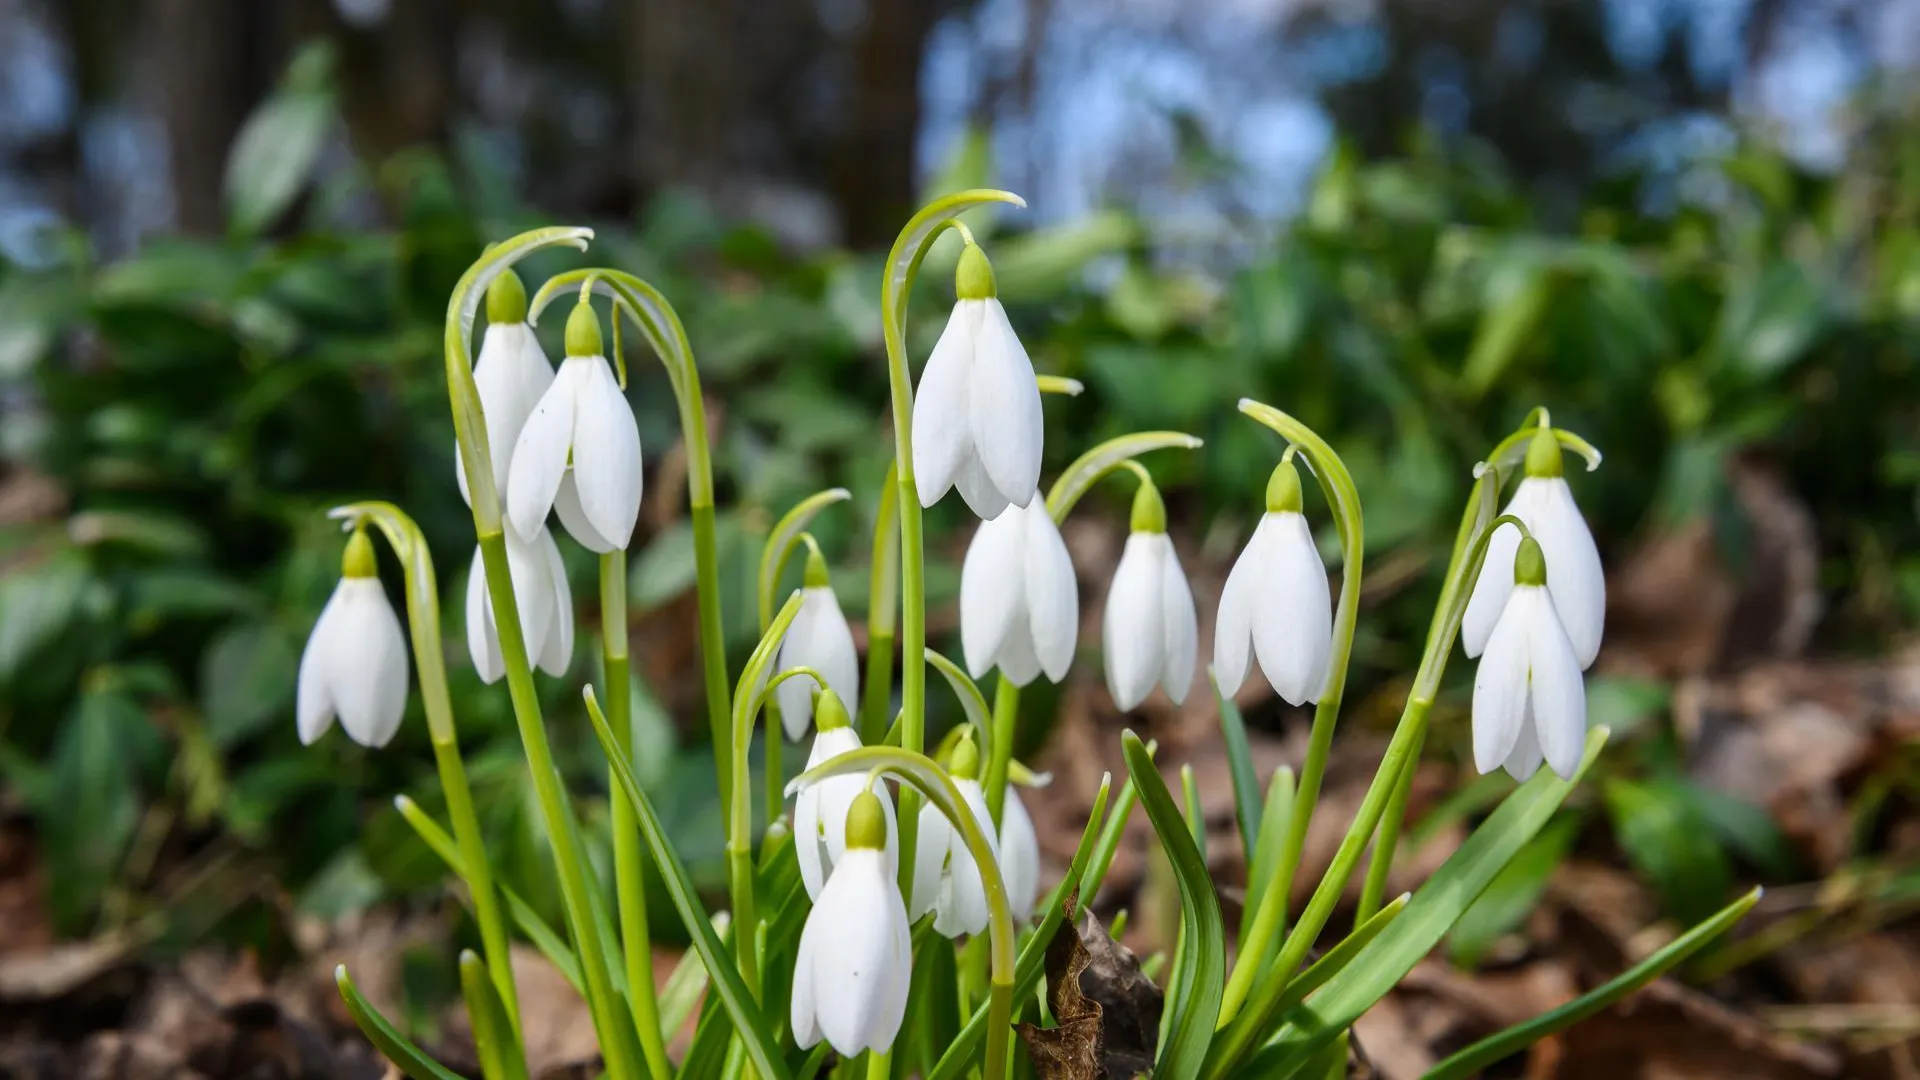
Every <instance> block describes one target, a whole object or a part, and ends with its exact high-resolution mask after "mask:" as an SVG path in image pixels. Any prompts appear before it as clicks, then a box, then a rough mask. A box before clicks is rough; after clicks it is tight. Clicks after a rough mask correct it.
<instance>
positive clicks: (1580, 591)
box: [1523, 476, 1607, 759]
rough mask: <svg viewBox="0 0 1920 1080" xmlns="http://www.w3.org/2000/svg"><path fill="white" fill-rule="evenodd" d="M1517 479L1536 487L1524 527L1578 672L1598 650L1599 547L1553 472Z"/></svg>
mask: <svg viewBox="0 0 1920 1080" xmlns="http://www.w3.org/2000/svg"><path fill="white" fill-rule="evenodd" d="M1523 483H1526V484H1536V485H1539V488H1540V491H1539V494H1538V495H1537V496H1536V501H1535V505H1534V507H1533V510H1532V516H1531V517H1530V518H1529V519H1528V521H1527V527H1528V528H1529V529H1532V530H1533V536H1534V539H1536V540H1538V541H1539V542H1540V551H1541V554H1543V555H1545V556H1546V559H1547V591H1548V592H1550V593H1552V594H1553V606H1554V609H1555V610H1556V611H1557V612H1558V613H1559V617H1560V624H1561V625H1562V626H1564V627H1566V629H1567V640H1568V641H1570V642H1571V643H1572V645H1573V653H1574V656H1575V657H1576V658H1578V660H1579V661H1580V668H1581V670H1583V671H1584V670H1586V668H1588V667H1589V666H1591V665H1592V664H1593V659H1594V657H1596V656H1598V655H1599V654H1600V637H1601V634H1602V632H1603V631H1604V630H1605V628H1606V621H1607V576H1606V572H1605V571H1604V570H1603V569H1601V566H1600V549H1599V548H1598V547H1597V546H1595V544H1594V542H1593V531H1592V530H1591V529H1589V528H1587V520H1586V518H1584V517H1581V516H1580V508H1579V507H1578V506H1576V505H1575V504H1574V501H1573V490H1572V489H1571V488H1569V487H1568V486H1567V482H1566V481H1565V480H1564V479H1561V478H1560V477H1557V476H1556V477H1547V478H1542V479H1528V480H1525V481H1523ZM1548 757H1549V759H1551V757H1552V755H1551V754H1550V753H1549V755H1548Z"/></svg>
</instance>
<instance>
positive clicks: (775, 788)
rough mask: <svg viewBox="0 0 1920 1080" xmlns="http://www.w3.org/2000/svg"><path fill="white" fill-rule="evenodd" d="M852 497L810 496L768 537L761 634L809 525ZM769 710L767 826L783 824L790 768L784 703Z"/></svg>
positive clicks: (834, 492)
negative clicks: (783, 575)
mask: <svg viewBox="0 0 1920 1080" xmlns="http://www.w3.org/2000/svg"><path fill="white" fill-rule="evenodd" d="M851 497H852V492H849V491H848V490H847V489H846V488H828V489H827V490H826V491H821V492H816V493H814V494H813V495H809V496H808V497H807V498H805V499H802V500H800V502H799V504H798V505H796V506H794V508H793V509H791V510H789V511H787V513H786V516H785V517H782V518H781V519H780V521H779V522H778V523H777V524H776V525H774V527H773V531H772V532H770V533H768V534H767V542H766V544H764V545H763V546H762V547H761V549H760V572H759V575H758V577H757V579H756V584H757V588H756V590H755V599H756V601H757V607H758V608H759V612H760V632H761V633H763V634H764V633H766V632H767V625H768V624H769V623H770V622H772V621H773V594H774V590H775V589H777V588H778V587H779V583H780V573H781V571H783V570H785V569H786V566H787V560H788V559H789V558H791V557H792V556H793V552H794V549H795V548H797V547H799V545H800V541H801V539H802V538H803V537H804V538H805V539H806V541H807V543H808V544H812V543H813V539H812V537H809V536H807V535H806V533H805V529H806V527H807V524H808V523H809V522H811V521H812V520H813V516H814V515H815V514H818V513H819V512H820V511H822V510H824V509H826V508H827V507H829V506H831V505H833V504H834V503H837V502H844V501H846V500H847V499H849V498H851ZM814 681H815V682H818V683H820V685H821V686H825V685H826V683H825V682H824V681H822V680H820V679H818V678H816V679H815V680H814ZM765 708H766V710H767V743H766V747H767V754H766V767H765V769H764V770H763V772H764V773H765V774H766V791H767V824H769V825H771V824H773V823H774V822H776V821H778V820H780V811H781V809H782V807H784V806H785V803H784V801H783V800H782V798H781V795H780V792H781V790H782V789H783V788H784V787H785V786H786V768H785V767H784V766H783V765H782V764H781V763H780V757H781V751H782V750H784V749H785V748H786V745H785V743H784V742H783V741H782V740H781V738H780V737H778V736H777V734H776V733H778V732H780V731H781V730H782V728H781V724H780V703H779V702H778V701H773V700H769V701H768V702H767V704H766V706H765Z"/></svg>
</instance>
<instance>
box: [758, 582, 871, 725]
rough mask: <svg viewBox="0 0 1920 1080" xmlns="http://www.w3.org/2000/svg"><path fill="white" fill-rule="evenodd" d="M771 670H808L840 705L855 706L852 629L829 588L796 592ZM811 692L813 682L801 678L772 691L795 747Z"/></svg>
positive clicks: (807, 721)
mask: <svg viewBox="0 0 1920 1080" xmlns="http://www.w3.org/2000/svg"><path fill="white" fill-rule="evenodd" d="M774 667H775V668H776V669H778V670H780V671H785V670H787V669H788V668H795V667H810V668H813V669H814V670H815V671H818V672H819V673H820V674H821V675H823V676H825V677H826V680H827V685H826V687H825V689H830V690H832V691H833V692H834V693H835V694H837V695H839V697H840V700H841V701H842V702H858V701H859V700H860V659H859V654H858V653H857V652H856V651H855V650H854V647H853V628H852V627H850V626H849V625H847V617H846V615H845V614H844V613H843V612H842V611H841V610H840V601H839V599H838V598H837V597H836V596H834V593H833V588H832V587H831V586H827V585H814V586H809V587H807V588H806V589H803V590H802V599H801V601H800V613H799V614H798V615H795V616H794V619H793V624H792V625H791V626H789V627H788V628H787V634H786V637H784V638H782V639H781V642H780V655H779V659H778V660H777V661H776V662H775V664H774ZM816 689H818V688H817V687H816V686H815V685H814V681H813V680H812V679H810V678H807V677H806V676H804V675H801V676H795V677H794V678H791V679H788V680H787V681H785V682H783V683H781V684H780V685H779V686H777V687H775V688H774V691H773V693H774V698H775V700H777V701H778V702H779V703H780V720H781V723H782V725H783V726H784V727H785V729H786V734H787V739H788V740H789V741H794V742H797V741H799V740H800V739H801V738H802V737H803V736H805V735H806V733H807V729H808V728H809V727H811V726H812V724H813V695H814V691H815V690H816Z"/></svg>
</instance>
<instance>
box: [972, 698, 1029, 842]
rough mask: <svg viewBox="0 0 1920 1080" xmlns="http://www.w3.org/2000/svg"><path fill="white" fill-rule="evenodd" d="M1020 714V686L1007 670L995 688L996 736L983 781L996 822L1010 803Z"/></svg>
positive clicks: (988, 743)
mask: <svg viewBox="0 0 1920 1080" xmlns="http://www.w3.org/2000/svg"><path fill="white" fill-rule="evenodd" d="M1019 717H1020V688H1019V687H1018V686H1016V685H1014V682H1013V680H1012V679H1009V678H1007V677H1006V676H1005V675H1004V674H1003V675H1001V676H1000V683H999V685H997V686H995V687H994V688H993V738H992V739H990V740H988V742H987V775H986V779H985V780H983V781H982V782H981V786H982V788H983V789H984V790H985V793H986V796H987V810H988V811H990V812H991V813H992V814H993V823H994V824H995V825H996V826H997V825H999V824H1000V811H1001V810H1002V809H1003V808H1004V807H1005V806H1006V805H1007V767H1008V766H1009V765H1011V764H1012V763H1013V737H1014V736H1013V733H1014V729H1015V728H1016V727H1017V726H1018V723H1017V721H1018V720H1019Z"/></svg>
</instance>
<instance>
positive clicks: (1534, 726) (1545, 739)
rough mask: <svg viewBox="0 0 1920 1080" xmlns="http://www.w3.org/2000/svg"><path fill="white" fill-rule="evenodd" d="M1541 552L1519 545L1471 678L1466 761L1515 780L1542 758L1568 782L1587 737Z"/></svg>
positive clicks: (1527, 542) (1569, 647)
mask: <svg viewBox="0 0 1920 1080" xmlns="http://www.w3.org/2000/svg"><path fill="white" fill-rule="evenodd" d="M1541 547H1542V545H1541V544H1540V543H1538V542H1537V541H1535V540H1534V539H1533V538H1532V537H1528V538H1526V539H1524V540H1522V541H1521V542H1520V543H1519V545H1518V548H1519V550H1518V552H1517V553H1516V555H1515V557H1514V564H1513V565H1514V569H1513V574H1512V577H1513V579H1514V585H1513V587H1512V588H1511V589H1510V590H1508V593H1507V602H1506V606H1505V607H1504V608H1503V609H1502V610H1501V612H1500V617H1499V619H1497V620H1496V621H1495V622H1494V626H1493V632H1492V633H1491V634H1490V635H1489V636H1488V638H1487V649H1486V655H1484V656H1482V657H1481V658H1480V670H1479V671H1478V672H1476V673H1475V674H1474V677H1473V763H1474V765H1475V766H1476V767H1478V768H1479V770H1480V771H1481V772H1483V773H1488V772H1492V771H1493V770H1494V769H1497V768H1500V767H1502V766H1505V768H1506V770H1507V771H1508V772H1509V773H1512V774H1513V776H1514V778H1515V779H1516V780H1525V779H1527V778H1528V777H1530V776H1532V775H1533V774H1534V772H1535V770H1537V769H1539V768H1540V761H1541V759H1542V758H1543V757H1544V758H1545V759H1546V762H1547V764H1548V765H1549V766H1551V767H1552V769H1553V771H1554V772H1556V773H1558V774H1560V775H1561V776H1562V777H1564V778H1567V779H1571V778H1572V777H1573V773H1574V770H1575V769H1578V768H1579V767H1580V756H1581V754H1582V752H1583V751H1584V750H1585V746H1586V739H1587V698H1586V689H1585V687H1584V686H1583V685H1582V682H1581V678H1580V662H1579V659H1578V657H1577V656H1575V654H1574V651H1573V642H1572V641H1571V640H1570V639H1569V638H1568V636H1567V632H1566V630H1565V629H1564V627H1563V626H1562V625H1561V621H1560V617H1559V615H1558V614H1557V613H1556V612H1555V610H1554V600H1553V595H1552V591H1551V590H1550V589H1549V588H1548V587H1547V585H1546V582H1547V581H1548V580H1549V573H1550V571H1549V569H1548V568H1549V567H1550V566H1551V564H1550V563H1548V562H1546V560H1545V559H1544V558H1543V557H1542V555H1541Z"/></svg>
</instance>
